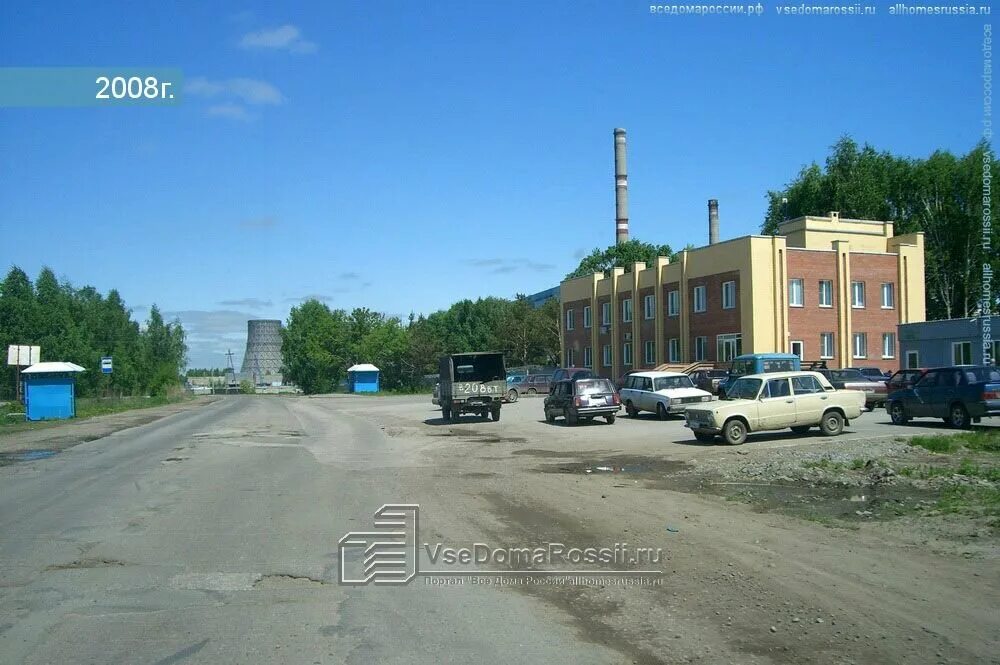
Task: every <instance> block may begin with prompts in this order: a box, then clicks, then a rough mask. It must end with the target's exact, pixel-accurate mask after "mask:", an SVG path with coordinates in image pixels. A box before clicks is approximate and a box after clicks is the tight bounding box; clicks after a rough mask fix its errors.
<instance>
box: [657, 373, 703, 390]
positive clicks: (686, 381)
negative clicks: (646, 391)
mask: <svg viewBox="0 0 1000 665" xmlns="http://www.w3.org/2000/svg"><path fill="white" fill-rule="evenodd" d="M693 387H694V384H693V383H691V377H689V376H661V377H657V378H655V379H653V390H672V389H674V388H693Z"/></svg>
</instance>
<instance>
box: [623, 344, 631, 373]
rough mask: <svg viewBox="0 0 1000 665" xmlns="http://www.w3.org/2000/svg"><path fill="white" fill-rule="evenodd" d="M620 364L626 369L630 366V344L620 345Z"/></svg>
mask: <svg viewBox="0 0 1000 665" xmlns="http://www.w3.org/2000/svg"><path fill="white" fill-rule="evenodd" d="M622 364H623V365H625V366H626V367H631V366H632V342H625V343H624V344H622Z"/></svg>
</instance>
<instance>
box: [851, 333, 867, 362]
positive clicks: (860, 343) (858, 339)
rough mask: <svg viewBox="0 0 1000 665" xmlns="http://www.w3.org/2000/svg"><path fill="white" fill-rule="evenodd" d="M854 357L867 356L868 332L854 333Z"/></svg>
mask: <svg viewBox="0 0 1000 665" xmlns="http://www.w3.org/2000/svg"><path fill="white" fill-rule="evenodd" d="M854 357H855V358H867V357H868V334H867V333H854Z"/></svg>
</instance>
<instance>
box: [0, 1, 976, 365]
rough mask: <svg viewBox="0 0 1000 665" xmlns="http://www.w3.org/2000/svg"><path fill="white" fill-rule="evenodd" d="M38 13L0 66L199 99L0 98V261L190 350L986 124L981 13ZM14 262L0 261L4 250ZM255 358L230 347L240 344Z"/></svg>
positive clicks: (333, 9) (85, 7) (514, 279)
mask: <svg viewBox="0 0 1000 665" xmlns="http://www.w3.org/2000/svg"><path fill="white" fill-rule="evenodd" d="M283 4H284V5H286V6H281V7H279V5H277V4H274V3H266V4H265V3H256V4H255V3H239V4H232V5H226V4H225V3H221V2H219V3H190V2H184V3H181V2H164V3H133V2H101V3H84V4H81V3H76V2H63V3H53V2H47V3H28V2H21V1H17V2H8V3H4V4H3V6H2V7H0V26H3V27H2V31H3V39H2V40H0V64H3V65H5V66H63V65H65V66H126V65H127V66H149V67H178V68H180V69H182V70H183V72H184V76H185V80H186V81H187V84H188V86H189V89H188V94H187V95H186V98H185V101H184V104H183V105H182V106H179V107H161V108H149V107H145V108H134V107H133V108H111V109H109V108H71V109H65V108H64V109H0V227H2V229H3V231H4V234H3V235H4V238H5V240H6V242H5V244H4V253H3V260H2V263H3V264H8V265H14V264H16V265H20V266H21V267H22V268H24V269H25V270H26V271H27V272H28V273H29V274H31V275H32V276H34V275H37V273H38V271H39V270H40V268H41V267H42V266H43V265H48V266H50V267H52V268H53V269H54V270H55V271H56V273H57V274H59V275H61V276H65V277H66V278H68V279H69V280H71V281H72V282H73V283H74V284H76V285H77V286H83V285H85V284H91V285H94V286H96V287H98V288H99V289H101V290H102V291H106V290H107V289H109V288H118V289H119V290H120V291H121V293H122V294H123V296H124V298H125V299H126V302H128V303H129V304H130V305H132V306H133V307H135V310H136V312H135V313H136V316H137V317H139V318H141V317H143V316H144V314H145V309H144V308H145V307H148V306H149V304H150V303H153V302H155V303H157V304H158V305H159V306H160V307H161V309H163V310H165V311H166V312H169V313H175V314H176V315H177V316H179V317H180V318H181V320H182V321H183V322H184V323H185V326H186V327H187V328H188V331H189V334H190V340H189V343H190V346H191V351H190V362H191V364H192V365H195V366H205V365H208V366H222V365H224V364H225V361H226V359H225V356H223V355H222V353H224V352H225V350H226V348H229V347H231V348H232V349H233V350H234V351H235V352H237V353H238V354H242V350H243V348H242V345H243V339H244V338H245V332H246V320H247V319H248V318H272V317H273V318H281V319H284V318H286V316H287V314H288V310H289V308H290V307H291V306H292V305H294V304H295V303H297V302H299V301H300V300H301V299H302V298H304V297H307V296H310V295H316V296H319V297H322V298H324V299H325V300H326V301H327V302H328V303H329V304H330V305H331V306H333V307H344V308H351V307H355V306H367V307H370V308H373V309H378V310H381V311H385V312H388V313H390V314H395V315H401V316H405V315H406V314H408V313H409V312H410V311H416V312H430V311H433V310H435V309H438V308H443V307H447V306H448V305H449V304H450V303H452V302H454V301H455V300H458V299H461V298H476V297H479V296H486V295H498V296H507V297H509V296H512V295H513V294H515V293H516V292H527V293H530V292H534V291H538V290H541V289H544V288H547V287H550V286H553V285H555V284H557V283H558V282H559V280H560V278H561V277H562V276H563V275H564V274H565V273H566V272H568V271H570V270H572V269H573V268H574V267H575V265H576V263H577V262H578V260H579V258H580V256H582V254H583V253H585V252H589V250H591V249H592V248H594V247H598V246H600V247H605V246H607V245H609V244H611V243H612V242H613V239H614V187H613V178H612V174H613V170H612V169H613V164H612V156H613V153H612V129H613V128H614V127H619V126H620V127H625V128H626V129H627V130H628V139H629V191H630V204H631V210H630V216H631V231H632V236H633V237H637V238H640V239H642V240H646V241H651V242H657V243H660V242H666V243H669V244H671V245H672V246H674V247H681V246H683V245H685V244H686V243H689V242H690V243H694V244H696V245H701V244H704V243H705V242H706V241H707V221H706V216H707V213H706V200H707V199H709V198H718V199H719V200H720V209H721V212H720V216H721V222H722V237H723V238H729V237H736V236H739V235H745V234H748V233H754V232H756V231H757V229H758V228H759V225H760V222H761V219H762V217H763V213H764V209H765V200H764V194H765V192H766V191H767V190H768V189H769V188H777V187H780V186H781V185H782V184H783V183H785V182H787V181H788V180H790V179H791V178H793V177H794V176H795V174H796V173H797V172H798V170H799V169H800V168H801V167H802V166H803V165H804V164H806V163H808V162H810V161H813V160H822V159H823V158H825V156H826V154H827V152H828V148H829V146H830V145H831V144H833V143H834V142H835V141H836V140H837V138H838V137H840V136H841V135H844V134H850V135H852V136H853V137H854V138H855V139H857V140H858V141H859V142H865V141H868V142H871V143H872V144H874V145H875V146H876V147H878V148H880V149H888V150H891V151H893V152H897V153H902V154H909V155H913V156H923V155H926V154H928V153H930V152H932V151H933V150H935V149H938V148H943V149H949V150H953V151H963V152H964V151H966V150H968V149H969V148H971V147H972V146H973V145H974V144H975V142H976V141H977V140H978V139H979V134H980V131H981V127H980V124H979V123H980V113H981V103H982V102H981V100H982V95H981V92H980V90H981V81H980V78H979V74H980V72H981V67H982V64H981V54H980V45H981V33H982V22H983V21H982V19H981V18H969V17H905V18H904V17H892V16H889V15H888V5H876V6H877V7H878V10H879V14H880V15H878V16H875V17H815V16H812V17H804V16H777V15H776V14H775V12H774V5H765V14H764V15H763V16H761V17H747V16H743V17H714V16H713V17H700V16H654V15H650V13H649V3H648V2H646V3H644V2H606V1H605V2H586V1H585V2H572V3H565V2H545V1H542V2H523V3H495V2H494V3H480V2H468V1H465V2H454V3H452V2H436V3H429V2H428V3H424V2H408V3H378V4H372V3H365V2H357V3H344V2H309V3H283ZM3 267H4V268H6V266H3ZM236 360H237V362H239V356H238V357H237V359H236Z"/></svg>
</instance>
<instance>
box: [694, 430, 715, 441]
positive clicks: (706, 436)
mask: <svg viewBox="0 0 1000 665" xmlns="http://www.w3.org/2000/svg"><path fill="white" fill-rule="evenodd" d="M694 438H695V439H697V440H698V441H701V442H702V443H709V442H710V441H714V440H715V435H714V434H712V433H711V432H695V433H694Z"/></svg>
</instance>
